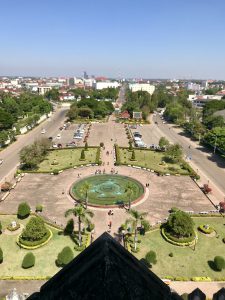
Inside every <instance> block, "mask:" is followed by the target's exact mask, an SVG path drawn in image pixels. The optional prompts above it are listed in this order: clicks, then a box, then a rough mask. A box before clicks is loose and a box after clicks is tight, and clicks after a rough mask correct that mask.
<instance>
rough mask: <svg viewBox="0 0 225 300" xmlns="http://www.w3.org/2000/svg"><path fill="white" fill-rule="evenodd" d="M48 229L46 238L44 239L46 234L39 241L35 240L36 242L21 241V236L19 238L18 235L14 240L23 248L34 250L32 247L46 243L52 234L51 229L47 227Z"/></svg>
mask: <svg viewBox="0 0 225 300" xmlns="http://www.w3.org/2000/svg"><path fill="white" fill-rule="evenodd" d="M48 231H49V234H48V235H47V239H46V236H45V237H44V238H43V239H42V240H40V241H36V242H30V241H22V242H21V238H20V236H18V238H17V241H16V242H17V244H18V246H19V247H21V248H23V249H28V250H34V249H37V248H40V247H42V246H44V245H46V244H47V243H48V242H49V241H50V239H51V238H52V236H53V233H52V231H51V230H50V229H48ZM37 243H38V244H37Z"/></svg>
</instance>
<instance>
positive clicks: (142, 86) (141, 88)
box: [129, 83, 155, 95]
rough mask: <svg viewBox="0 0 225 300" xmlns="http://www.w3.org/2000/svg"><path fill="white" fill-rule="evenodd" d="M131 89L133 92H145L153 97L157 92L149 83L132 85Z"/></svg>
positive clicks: (130, 85)
mask: <svg viewBox="0 0 225 300" xmlns="http://www.w3.org/2000/svg"><path fill="white" fill-rule="evenodd" d="M129 89H131V91H132V92H137V91H145V92H148V93H149V94H150V95H152V94H153V93H154V91H155V86H154V85H151V84H149V83H130V84H129Z"/></svg>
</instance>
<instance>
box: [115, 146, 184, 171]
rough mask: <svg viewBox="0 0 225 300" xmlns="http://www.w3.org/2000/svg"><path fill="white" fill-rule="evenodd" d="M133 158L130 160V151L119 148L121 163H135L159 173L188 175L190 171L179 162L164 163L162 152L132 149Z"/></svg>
mask: <svg viewBox="0 0 225 300" xmlns="http://www.w3.org/2000/svg"><path fill="white" fill-rule="evenodd" d="M134 152H135V160H131V155H132V151H129V150H128V149H127V148H120V159H121V163H122V164H128V165H135V166H139V167H144V168H147V169H151V170H154V171H156V172H160V173H170V174H175V173H177V174H181V175H189V174H190V173H189V172H188V171H187V170H185V169H182V168H181V165H180V164H179V163H174V164H173V163H164V162H163V159H164V156H165V153H164V152H158V151H151V150H144V149H134Z"/></svg>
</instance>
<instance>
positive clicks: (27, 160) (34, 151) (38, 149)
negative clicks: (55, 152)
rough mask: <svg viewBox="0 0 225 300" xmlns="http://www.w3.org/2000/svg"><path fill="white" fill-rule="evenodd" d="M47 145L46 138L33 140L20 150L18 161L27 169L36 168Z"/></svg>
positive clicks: (42, 157)
mask: <svg viewBox="0 0 225 300" xmlns="http://www.w3.org/2000/svg"><path fill="white" fill-rule="evenodd" d="M49 147H50V141H49V140H48V139H47V138H43V139H40V140H38V141H35V142H34V143H33V144H32V145H29V146H25V147H24V148H22V150H21V151H20V162H21V163H22V164H24V165H25V167H26V168H28V169H29V168H30V169H33V168H36V167H37V165H38V164H39V163H40V162H41V161H42V160H43V159H44V157H45V156H46V154H47V152H48V149H49Z"/></svg>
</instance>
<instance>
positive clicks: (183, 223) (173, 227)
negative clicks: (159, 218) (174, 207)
mask: <svg viewBox="0 0 225 300" xmlns="http://www.w3.org/2000/svg"><path fill="white" fill-rule="evenodd" d="M166 229H167V231H168V232H169V233H170V234H172V235H173V236H175V237H178V238H183V237H190V236H191V235H193V233H194V222H193V220H192V218H191V217H190V215H189V214H187V213H186V212H184V211H181V210H178V211H176V212H174V213H171V214H170V215H169V218H168V221H167V223H166Z"/></svg>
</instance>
